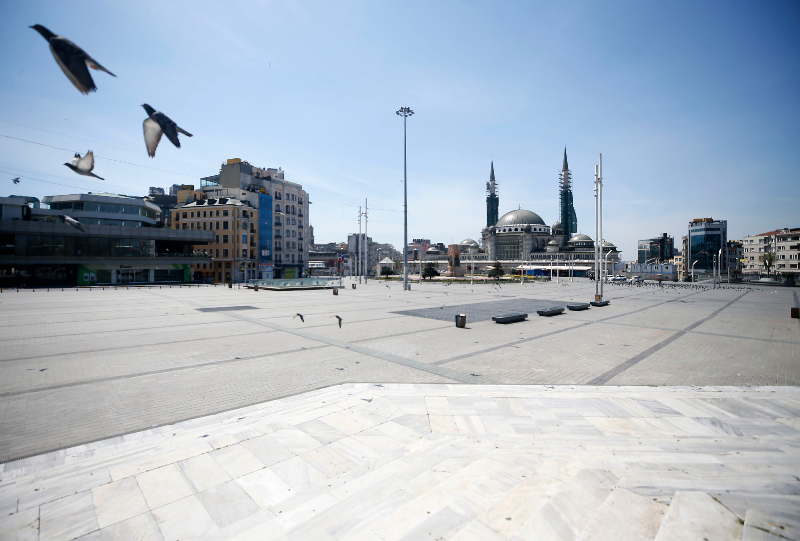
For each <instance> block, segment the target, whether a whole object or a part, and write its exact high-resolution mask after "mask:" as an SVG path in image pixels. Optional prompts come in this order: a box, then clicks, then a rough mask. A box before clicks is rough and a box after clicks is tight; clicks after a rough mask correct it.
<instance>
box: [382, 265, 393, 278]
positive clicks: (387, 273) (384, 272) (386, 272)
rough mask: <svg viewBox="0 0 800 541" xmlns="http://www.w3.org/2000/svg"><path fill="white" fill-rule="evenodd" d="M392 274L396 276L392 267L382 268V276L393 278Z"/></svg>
mask: <svg viewBox="0 0 800 541" xmlns="http://www.w3.org/2000/svg"><path fill="white" fill-rule="evenodd" d="M392 274H394V269H392V268H391V267H390V266H388V265H386V266H383V267H381V276H391V275H392Z"/></svg>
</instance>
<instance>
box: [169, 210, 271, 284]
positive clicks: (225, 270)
mask: <svg viewBox="0 0 800 541" xmlns="http://www.w3.org/2000/svg"><path fill="white" fill-rule="evenodd" d="M172 223H173V228H175V229H182V230H186V229H188V230H190V231H191V230H203V231H213V232H214V240H213V242H210V243H208V245H207V246H203V247H198V248H197V249H198V250H202V251H203V253H204V254H207V255H208V257H209V258H212V259H213V261H211V262H210V263H206V262H203V263H197V264H196V265H195V267H194V273H193V276H194V277H195V279H200V280H204V281H206V282H232V281H233V282H242V281H247V280H250V279H253V278H260V275H259V272H258V263H257V261H258V246H259V243H258V229H259V228H258V223H259V222H258V210H257V209H255V208H253V207H252V206H251V205H250V204H249V203H248V202H246V201H240V200H238V199H233V198H228V197H221V198H219V199H216V198H205V197H204V198H201V199H196V200H195V201H192V202H191V203H186V204H185V205H182V206H181V207H179V208H177V209H176V210H174V211H173V216H172Z"/></svg>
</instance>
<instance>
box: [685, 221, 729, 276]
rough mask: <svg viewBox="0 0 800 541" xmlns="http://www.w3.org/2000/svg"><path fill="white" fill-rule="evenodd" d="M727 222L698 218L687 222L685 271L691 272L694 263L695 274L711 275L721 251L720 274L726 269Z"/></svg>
mask: <svg viewBox="0 0 800 541" xmlns="http://www.w3.org/2000/svg"><path fill="white" fill-rule="evenodd" d="M727 245H728V222H727V220H714V219H713V218H699V219H696V220H692V221H691V222H689V235H688V239H687V252H688V253H687V254H686V257H685V262H686V269H687V271H689V272H691V268H692V264H693V263H694V262H695V261H697V263H694V272H695V274H697V273H700V274H711V273H712V271H713V269H714V268H716V267H715V264H716V261H717V260H718V258H719V257H720V250H722V261H721V263H720V269H721V272H725V271H726V270H727V268H728V262H727V260H728V248H727Z"/></svg>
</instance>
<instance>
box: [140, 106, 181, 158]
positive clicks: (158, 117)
mask: <svg viewBox="0 0 800 541" xmlns="http://www.w3.org/2000/svg"><path fill="white" fill-rule="evenodd" d="M142 107H144V110H145V111H147V118H146V119H145V120H144V123H143V128H144V144H145V146H147V154H148V155H149V156H150V157H151V158H153V157H155V155H156V147H157V146H158V143H159V141H161V136H162V135H163V134H166V136H167V139H169V140H170V141H171V142H172V144H173V145H175V146H176V147H178V148H181V142H180V141H178V132H180V133H182V134H183V135H185V136H187V137H191V136H192V134H191V133H189V132H188V131H186V130H184V129H183V128H180V127H178V125H177V124H175V123H174V122H173V121H172V119H170V118H169V117H168V116H167V115H165V114H164V113H162V112H161V111H156V110H155V109H153V108H152V107H150V106H149V105H147V104H146V103H145V104H143V105H142Z"/></svg>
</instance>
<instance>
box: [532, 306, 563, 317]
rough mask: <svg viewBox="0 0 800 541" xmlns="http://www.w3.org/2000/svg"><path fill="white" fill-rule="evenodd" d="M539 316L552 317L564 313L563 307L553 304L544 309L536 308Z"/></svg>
mask: <svg viewBox="0 0 800 541" xmlns="http://www.w3.org/2000/svg"><path fill="white" fill-rule="evenodd" d="M536 313H537V314H539V315H540V316H545V317H552V316H557V315H559V314H563V313H564V308H563V307H561V306H553V307H552V308H545V309H544V310H536Z"/></svg>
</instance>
